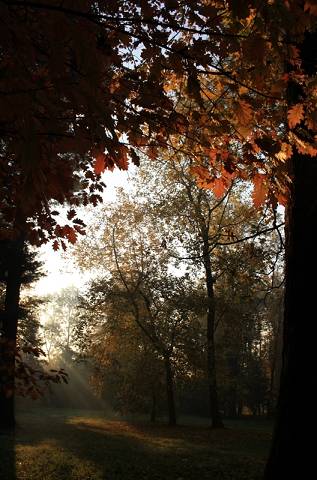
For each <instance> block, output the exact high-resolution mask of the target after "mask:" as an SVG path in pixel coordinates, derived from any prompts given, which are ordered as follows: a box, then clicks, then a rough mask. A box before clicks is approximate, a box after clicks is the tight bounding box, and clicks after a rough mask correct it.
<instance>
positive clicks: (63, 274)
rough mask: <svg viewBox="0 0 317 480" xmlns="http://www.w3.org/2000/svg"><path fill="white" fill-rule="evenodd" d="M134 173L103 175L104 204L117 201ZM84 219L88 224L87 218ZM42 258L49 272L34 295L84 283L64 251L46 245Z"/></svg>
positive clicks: (42, 251) (132, 169)
mask: <svg viewBox="0 0 317 480" xmlns="http://www.w3.org/2000/svg"><path fill="white" fill-rule="evenodd" d="M134 171H135V168H133V166H130V167H129V171H128V172H127V171H121V170H118V169H116V170H114V171H113V172H109V171H107V172H105V173H104V174H103V181H104V182H105V184H106V185H107V188H106V190H105V192H104V194H103V198H104V203H107V202H108V203H109V202H113V201H115V198H116V193H115V189H116V187H119V186H120V187H125V186H127V185H128V179H129V177H130V176H131V174H133V172H134ZM83 219H84V221H86V223H87V217H86V218H83ZM40 258H41V260H42V261H43V262H44V270H45V271H46V272H47V275H46V276H45V277H43V278H41V279H40V280H39V281H38V282H37V283H36V284H35V285H34V293H35V294H36V295H47V294H49V293H56V292H58V291H59V290H61V289H63V288H65V287H69V286H72V285H74V286H76V287H78V286H79V285H80V284H83V283H84V281H85V276H84V275H83V274H81V273H80V272H79V271H78V270H76V269H74V266H73V265H72V264H71V263H70V262H67V260H66V258H65V254H63V252H62V251H60V250H58V251H56V252H54V250H53V249H52V246H51V245H44V246H43V247H42V248H41V249H40Z"/></svg>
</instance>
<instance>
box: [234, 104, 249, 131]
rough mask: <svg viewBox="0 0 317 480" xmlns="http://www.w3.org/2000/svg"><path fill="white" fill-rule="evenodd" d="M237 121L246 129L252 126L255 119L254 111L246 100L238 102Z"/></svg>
mask: <svg viewBox="0 0 317 480" xmlns="http://www.w3.org/2000/svg"><path fill="white" fill-rule="evenodd" d="M235 113H236V117H237V121H238V123H239V124H240V125H242V126H244V127H246V126H248V125H249V124H250V122H251V120H252V117H253V109H252V107H251V105H250V104H249V103H248V102H246V101H245V100H238V101H237V103H236V105H235Z"/></svg>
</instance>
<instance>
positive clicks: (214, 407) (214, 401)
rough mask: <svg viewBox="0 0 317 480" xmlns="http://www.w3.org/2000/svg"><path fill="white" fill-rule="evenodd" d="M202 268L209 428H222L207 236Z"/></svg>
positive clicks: (211, 277) (213, 298) (211, 279)
mask: <svg viewBox="0 0 317 480" xmlns="http://www.w3.org/2000/svg"><path fill="white" fill-rule="evenodd" d="M204 266H205V275H206V287H207V297H208V311H207V379H208V392H209V409H210V418H211V426H212V427H213V428H223V423H222V419H221V415H220V411H219V403H218V391H217V374H216V352H215V295H214V281H213V276H212V270H211V262H210V255H209V249H208V236H206V240H205V242H204Z"/></svg>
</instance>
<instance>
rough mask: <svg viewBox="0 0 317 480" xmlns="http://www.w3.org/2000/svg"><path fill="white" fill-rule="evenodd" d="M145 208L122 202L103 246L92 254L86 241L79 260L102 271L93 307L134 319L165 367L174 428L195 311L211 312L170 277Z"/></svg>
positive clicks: (181, 280)
mask: <svg viewBox="0 0 317 480" xmlns="http://www.w3.org/2000/svg"><path fill="white" fill-rule="evenodd" d="M145 209H146V207H145V205H144V204H142V203H141V204H138V203H137V202H136V201H133V202H130V201H129V200H128V198H127V197H124V196H123V197H121V202H120V203H119V205H118V207H117V208H114V211H113V213H112V214H110V212H109V213H108V214H106V216H105V217H104V221H105V227H104V229H103V235H102V238H101V240H100V241H99V244H98V240H97V244H96V245H95V248H94V249H93V250H90V243H89V238H88V241H87V243H86V242H84V241H83V242H82V243H83V250H82V251H81V249H80V246H79V247H78V258H79V261H81V263H82V264H84V265H85V266H86V267H87V268H92V269H93V268H96V267H97V268H98V269H99V271H100V278H99V279H96V280H94V281H93V282H92V284H91V288H90V292H89V295H90V299H91V300H90V302H91V307H90V308H91V309H93V310H94V309H95V308H96V305H103V308H104V309H105V312H107V309H109V308H111V310H114V311H116V317H118V315H119V313H120V312H121V314H122V316H123V317H124V316H126V315H129V316H130V318H132V319H133V321H134V322H135V323H136V325H137V326H138V328H139V330H140V332H141V333H142V335H143V338H144V339H145V340H146V341H147V343H149V344H150V345H151V349H152V350H153V351H154V352H155V354H156V357H157V359H159V360H160V361H161V362H162V364H163V365H164V369H165V382H166V392H167V405H168V413H169V423H170V424H171V425H173V424H175V423H176V409H175V398H174V376H175V369H176V368H177V362H178V361H180V358H181V356H182V354H181V350H182V348H181V345H182V342H183V340H181V339H183V338H184V336H186V331H187V330H188V329H189V324H190V322H191V315H192V314H193V312H195V311H197V310H199V311H200V310H201V309H202V308H203V309H204V308H206V307H205V305H204V304H202V305H201V300H202V299H203V296H202V295H201V293H200V294H199V293H197V291H195V286H193V285H192V283H191V282H189V279H188V276H186V275H181V276H176V275H173V274H172V273H170V272H169V256H168V255H167V253H166V250H165V248H164V246H163V245H162V238H161V235H160V232H159V231H157V229H156V225H155V223H152V222H151V218H150V217H149V216H147V215H146V211H145ZM85 243H86V246H85ZM89 251H91V255H90V253H89ZM97 251H99V252H101V251H103V258H102V257H100V255H98V254H97V256H95V255H96V252H97ZM101 258H102V263H101ZM95 260H97V262H98V263H95ZM103 269H104V270H103ZM143 341H144V340H143Z"/></svg>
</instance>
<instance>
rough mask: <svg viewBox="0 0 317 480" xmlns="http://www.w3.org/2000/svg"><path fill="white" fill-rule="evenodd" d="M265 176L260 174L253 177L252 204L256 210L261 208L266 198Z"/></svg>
mask: <svg viewBox="0 0 317 480" xmlns="http://www.w3.org/2000/svg"><path fill="white" fill-rule="evenodd" d="M265 179H266V176H265V175H262V174H260V173H258V174H256V175H255V176H254V177H253V192H252V198H253V204H254V206H255V207H256V208H259V207H261V206H262V205H263V204H264V202H265V200H266V197H267V193H268V187H267V185H266V182H265Z"/></svg>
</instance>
